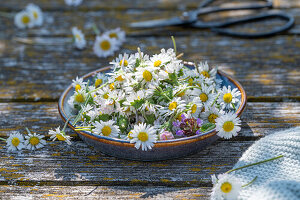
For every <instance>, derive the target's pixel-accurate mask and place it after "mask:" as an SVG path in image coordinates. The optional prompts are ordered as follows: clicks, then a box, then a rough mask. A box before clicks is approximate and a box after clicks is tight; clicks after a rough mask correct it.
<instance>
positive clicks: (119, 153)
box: [58, 63, 246, 161]
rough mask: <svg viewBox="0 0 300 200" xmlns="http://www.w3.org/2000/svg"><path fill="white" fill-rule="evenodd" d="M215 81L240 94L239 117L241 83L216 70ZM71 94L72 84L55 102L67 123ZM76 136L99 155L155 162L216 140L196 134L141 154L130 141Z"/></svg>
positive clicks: (243, 100) (159, 143)
mask: <svg viewBox="0 0 300 200" xmlns="http://www.w3.org/2000/svg"><path fill="white" fill-rule="evenodd" d="M185 65H186V66H188V67H191V66H192V65H191V63H185ZM109 69H110V68H109V67H106V68H102V69H99V70H96V71H94V72H91V73H89V74H87V75H85V76H84V77H83V78H84V80H85V81H87V80H88V79H91V78H92V77H93V76H94V75H95V74H96V73H98V72H108V71H109ZM217 79H220V80H222V87H223V86H228V85H230V86H231V88H232V89H233V88H238V90H239V91H240V92H241V96H240V103H239V105H238V110H237V111H236V113H237V115H238V116H240V115H241V114H242V112H243V110H244V109H245V107H246V93H245V90H244V89H243V87H242V86H241V84H240V83H239V82H238V81H236V80H235V79H233V78H231V77H230V76H229V75H227V74H225V73H224V72H222V71H220V70H218V73H217ZM73 93H74V89H73V87H72V85H70V86H69V87H68V88H67V89H66V90H65V91H64V92H63V94H62V95H61V97H60V99H59V102H58V110H59V113H60V115H61V117H62V119H63V120H64V121H66V120H67V119H68V118H69V117H70V116H71V115H72V114H71V113H72V109H71V107H70V106H69V105H68V103H67V101H68V99H69V98H70V97H71V96H72V94H73ZM68 126H69V127H70V128H71V129H73V130H74V131H75V127H74V126H73V125H72V121H71V122H69V124H68ZM76 132H77V134H78V136H79V137H80V138H81V139H82V140H83V141H84V142H86V143H87V144H89V145H92V146H94V147H95V149H97V150H99V151H100V152H102V153H104V154H106V155H110V156H114V157H118V158H123V159H129V160H139V161H157V160H167V159H174V158H179V157H183V156H187V155H190V154H194V153H196V152H198V151H200V150H202V149H204V148H205V147H206V146H208V145H209V144H211V143H213V142H214V141H216V140H217V139H218V136H217V135H216V134H217V132H216V130H215V129H213V130H211V131H208V132H206V133H203V134H200V135H195V136H191V137H184V138H179V139H173V140H167V141H157V142H156V143H155V145H154V147H153V149H152V150H148V151H142V150H141V149H136V148H135V147H134V144H131V143H130V142H129V141H126V140H122V139H116V138H109V137H105V136H100V135H94V134H92V133H90V132H87V131H76Z"/></svg>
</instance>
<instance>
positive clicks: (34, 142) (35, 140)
mask: <svg viewBox="0 0 300 200" xmlns="http://www.w3.org/2000/svg"><path fill="white" fill-rule="evenodd" d="M29 143H30V144H31V145H33V146H36V145H38V144H39V143H40V139H39V138H38V137H35V136H33V137H31V138H30V139H29Z"/></svg>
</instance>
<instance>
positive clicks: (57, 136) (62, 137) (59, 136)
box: [56, 133, 66, 141]
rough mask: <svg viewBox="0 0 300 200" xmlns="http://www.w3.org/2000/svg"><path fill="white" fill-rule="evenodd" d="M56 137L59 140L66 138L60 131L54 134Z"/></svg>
mask: <svg viewBox="0 0 300 200" xmlns="http://www.w3.org/2000/svg"><path fill="white" fill-rule="evenodd" d="M56 138H57V139H58V140H60V141H65V140H66V138H65V137H64V136H63V135H62V134H60V133H58V134H56Z"/></svg>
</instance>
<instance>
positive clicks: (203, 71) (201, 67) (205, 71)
mask: <svg viewBox="0 0 300 200" xmlns="http://www.w3.org/2000/svg"><path fill="white" fill-rule="evenodd" d="M196 70H197V71H198V73H199V74H200V75H202V76H204V77H205V78H214V77H215V76H216V74H217V70H216V69H215V68H213V69H211V70H209V66H208V64H207V62H205V63H203V62H200V63H198V65H197V66H196Z"/></svg>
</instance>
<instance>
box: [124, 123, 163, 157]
mask: <svg viewBox="0 0 300 200" xmlns="http://www.w3.org/2000/svg"><path fill="white" fill-rule="evenodd" d="M131 132H132V134H130V137H131V138H132V139H131V140H130V143H135V145H134V146H135V148H136V149H139V148H140V147H141V146H142V150H143V151H147V150H148V149H152V147H153V146H154V143H155V142H156V139H157V135H156V130H155V129H154V127H152V126H150V125H147V124H145V123H140V124H139V125H134V127H133V129H132V130H131Z"/></svg>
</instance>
